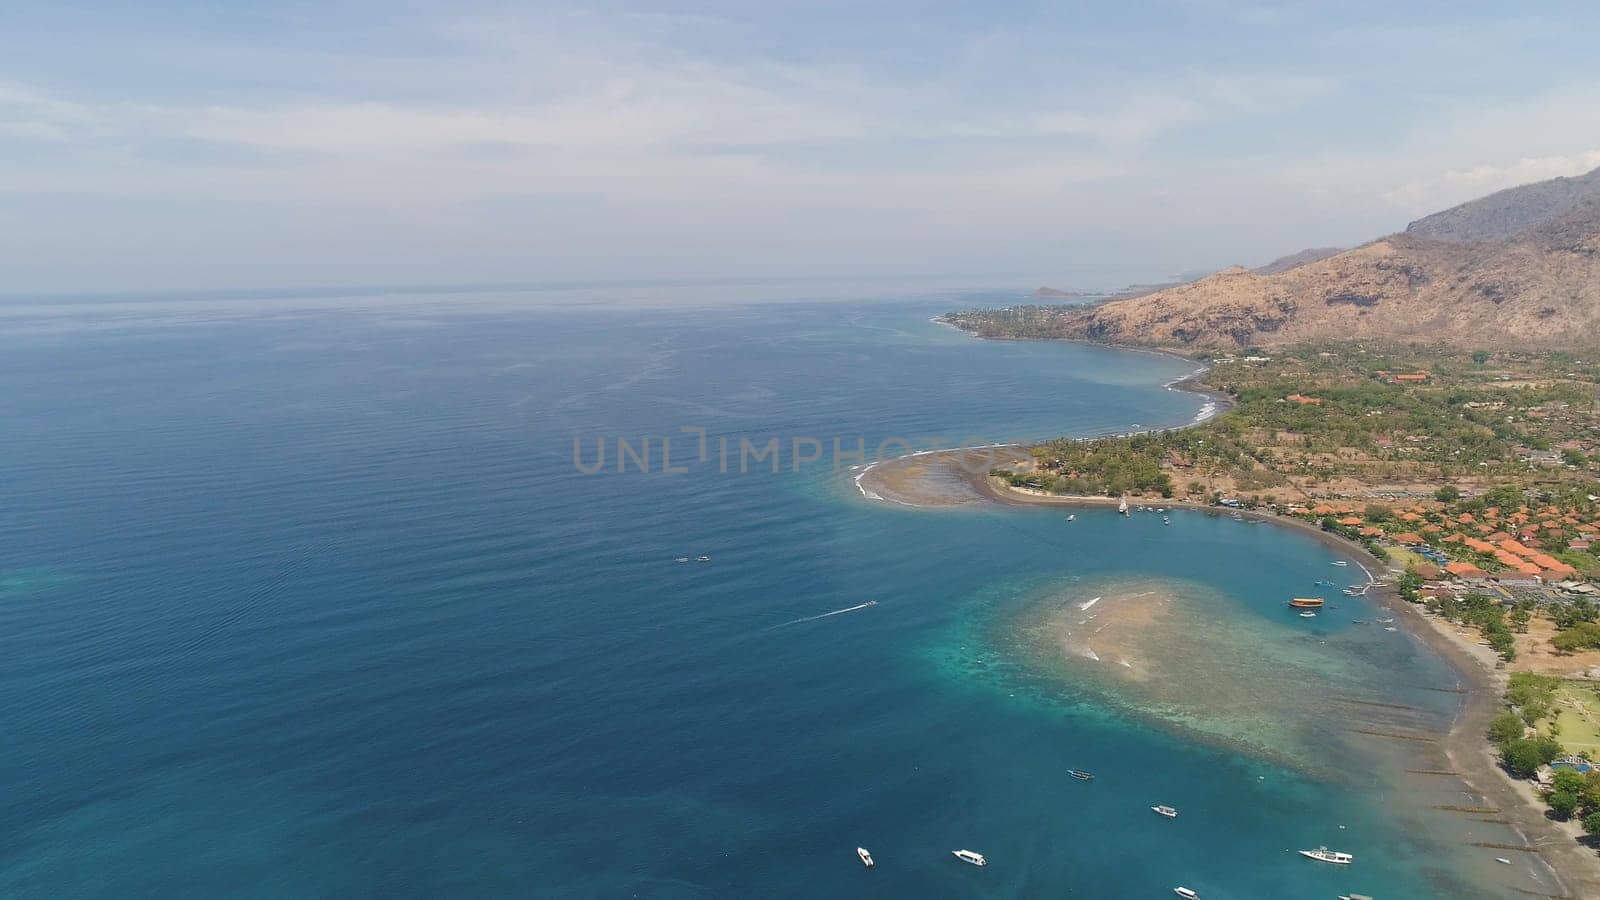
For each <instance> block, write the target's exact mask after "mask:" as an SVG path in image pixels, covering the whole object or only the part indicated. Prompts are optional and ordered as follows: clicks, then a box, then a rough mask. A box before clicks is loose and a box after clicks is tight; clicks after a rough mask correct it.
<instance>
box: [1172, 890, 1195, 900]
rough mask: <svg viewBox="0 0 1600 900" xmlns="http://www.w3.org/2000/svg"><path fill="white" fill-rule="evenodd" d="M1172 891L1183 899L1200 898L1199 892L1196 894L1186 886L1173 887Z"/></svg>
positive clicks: (1193, 899) (1192, 899)
mask: <svg viewBox="0 0 1600 900" xmlns="http://www.w3.org/2000/svg"><path fill="white" fill-rule="evenodd" d="M1172 892H1173V893H1174V894H1177V895H1178V896H1179V897H1183V898H1184V900H1200V895H1199V894H1196V893H1195V892H1194V891H1191V890H1189V889H1188V888H1186V887H1176V888H1173V889H1172Z"/></svg>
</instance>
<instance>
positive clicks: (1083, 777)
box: [1067, 769, 1094, 781]
mask: <svg viewBox="0 0 1600 900" xmlns="http://www.w3.org/2000/svg"><path fill="white" fill-rule="evenodd" d="M1067 774H1068V775H1071V776H1072V777H1073V778H1076V779H1078V780H1079V781H1093V780H1094V776H1093V775H1091V774H1089V773H1088V772H1085V771H1083V770H1082V769H1068V770H1067Z"/></svg>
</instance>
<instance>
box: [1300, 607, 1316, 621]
mask: <svg viewBox="0 0 1600 900" xmlns="http://www.w3.org/2000/svg"><path fill="white" fill-rule="evenodd" d="M1316 617H1317V614H1316V613H1314V612H1312V611H1311V610H1309V609H1308V610H1306V611H1305V612H1303V613H1301V614H1300V618H1302V619H1315V618H1316Z"/></svg>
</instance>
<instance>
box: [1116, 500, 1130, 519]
mask: <svg viewBox="0 0 1600 900" xmlns="http://www.w3.org/2000/svg"><path fill="white" fill-rule="evenodd" d="M1117 512H1119V513H1122V514H1123V515H1127V514H1128V498H1127V497H1123V498H1122V499H1121V500H1120V501H1119V502H1118V503H1117Z"/></svg>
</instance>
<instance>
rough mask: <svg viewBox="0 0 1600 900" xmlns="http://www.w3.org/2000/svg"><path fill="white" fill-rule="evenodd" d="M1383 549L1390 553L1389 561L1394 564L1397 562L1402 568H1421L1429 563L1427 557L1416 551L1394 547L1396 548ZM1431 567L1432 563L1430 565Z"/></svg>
mask: <svg viewBox="0 0 1600 900" xmlns="http://www.w3.org/2000/svg"><path fill="white" fill-rule="evenodd" d="M1383 549H1385V550H1387V551H1389V559H1390V560H1392V561H1393V562H1395V563H1396V564H1398V565H1399V566H1401V567H1402V568H1405V567H1408V566H1420V565H1422V564H1423V563H1427V562H1428V559H1427V558H1426V557H1424V556H1423V555H1422V554H1420V553H1417V552H1416V551H1414V550H1407V549H1406V548H1404V547H1400V546H1394V547H1385V548H1383ZM1430 565H1431V563H1430Z"/></svg>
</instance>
